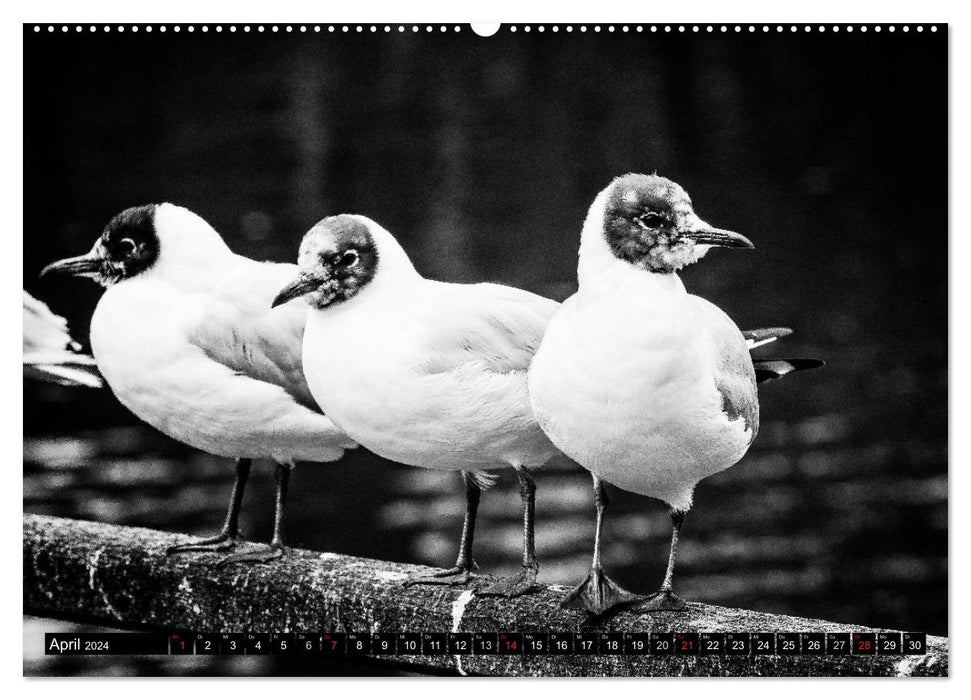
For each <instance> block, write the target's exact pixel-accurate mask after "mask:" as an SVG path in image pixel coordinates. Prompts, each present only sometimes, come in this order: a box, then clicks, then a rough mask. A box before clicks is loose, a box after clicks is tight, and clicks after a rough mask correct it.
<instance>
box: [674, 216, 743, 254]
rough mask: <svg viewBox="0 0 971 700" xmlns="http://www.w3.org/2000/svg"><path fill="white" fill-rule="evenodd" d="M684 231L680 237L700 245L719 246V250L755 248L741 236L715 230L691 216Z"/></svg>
mask: <svg viewBox="0 0 971 700" xmlns="http://www.w3.org/2000/svg"><path fill="white" fill-rule="evenodd" d="M685 229H686V230H684V231H682V232H681V235H682V236H683V237H684V238H687V239H689V240H692V241H694V242H695V243H699V244H701V245H711V246H719V247H721V248H754V247H755V244H754V243H752V241H750V240H749V239H747V238H746V237H745V236H743V235H742V234H740V233H735V232H734V231H727V230H725V229H723V228H715V227H714V226H711V225H709V224H707V223H705V222H704V221H702V220H701V219H700V218H698V217H697V216H695V215H692V216H691V219H690V220H689V221H688V222H687V226H686V227H685Z"/></svg>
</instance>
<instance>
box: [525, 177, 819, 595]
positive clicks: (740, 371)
mask: <svg viewBox="0 0 971 700" xmlns="http://www.w3.org/2000/svg"><path fill="white" fill-rule="evenodd" d="M711 246H722V247H727V248H752V247H753V246H752V243H751V242H749V240H748V239H747V238H745V237H744V236H741V235H739V234H737V233H733V232H731V231H725V230H722V229H717V228H714V227H712V226H710V225H709V224H707V223H706V222H704V221H702V220H701V219H700V218H699V217H698V215H697V214H695V212H694V209H693V208H692V205H691V200H690V199H689V198H688V194H687V193H686V192H685V191H684V190H683V189H682V188H681V187H680V186H678V185H677V184H676V183H674V182H672V181H670V180H668V179H666V178H663V177H658V176H656V175H653V176H651V175H636V174H631V175H625V176H623V177H620V178H617V179H616V180H614V181H613V182H612V183H611V184H610V186H608V187H607V188H606V189H605V190H603V191H602V192H601V193H600V194H599V195H598V196H597V198H596V199H595V200H594V202H593V204H592V205H591V207H590V211H589V213H588V215H587V219H586V222H585V223H584V226H583V232H582V235H581V239H580V261H579V268H578V277H579V283H580V287H579V291H577V293H576V294H574V295H573V296H572V297H570V298H569V299H567V300H566V301H565V302H564V303H563V305H562V306H561V307H560V311H559V312H558V313H557V314H556V316H555V317H554V318H553V321H552V322H551V323H550V326H549V329H548V330H547V333H546V336H545V338H544V339H543V342H542V344H541V346H540V349H539V351H538V352H537V353H536V357H535V358H534V359H533V363H532V367H531V369H530V373H529V390H530V396H531V399H532V405H533V410H534V412H535V415H536V418H537V420H539V423H540V425H542V426H543V430H544V431H545V432H546V434H547V435H548V436H549V437H550V439H551V440H552V441H553V444H555V445H556V446H557V447H559V448H560V449H561V450H563V452H564V453H566V454H567V455H568V456H570V457H572V458H573V459H575V460H576V461H577V462H579V463H580V464H581V465H582V466H583V467H585V468H586V469H588V470H589V471H590V472H592V474H593V479H594V492H595V502H596V507H597V526H596V538H595V540H594V557H593V563H592V565H591V570H590V575H589V576H588V577H587V579H586V581H584V583H583V584H581V585H580V586H579V587H578V588H577V589H576V590H575V591H574V592H573V593H572V594H571V596H570V597H569V598H568V599H567V601H566V604H568V605H571V606H575V607H584V608H586V609H587V610H589V611H590V612H592V613H594V614H602V613H604V612H606V611H608V610H610V609H611V608H613V607H616V606H622V605H632V604H634V603H638V602H640V605H639V608H638V609H640V610H668V609H677V608H680V607H683V605H684V602H683V601H682V600H681V599H680V598H679V597H678V596H676V595H675V594H674V592H673V590H672V577H673V574H674V561H675V554H676V552H677V545H678V536H679V533H680V531H681V523H682V521H683V519H684V515H685V513H686V512H687V511H688V509H689V508H690V507H691V499H692V494H693V492H694V488H695V485H696V484H697V483H698V482H699V481H701V480H702V479H704V478H705V477H707V476H711V475H712V474H715V473H717V472H720V471H722V470H724V469H727V468H729V467H731V466H732V465H733V464H735V463H736V462H738V461H739V460H740V459H741V458H742V456H743V455H744V454H745V453H746V451H747V450H748V448H749V446H750V445H751V444H752V440H753V439H754V438H755V435H756V433H757V432H758V429H759V400H758V392H757V390H756V381H757V378H759V377H762V378H772V377H775V376H781V375H782V374H785V373H787V372H789V371H793V370H796V369H804V368H808V367H816V366H819V365H820V364H821V363H820V362H818V361H815V360H793V361H788V360H766V361H756V362H755V364H754V366H753V361H752V359H751V357H750V356H749V345H750V344H751V345H752V346H754V345H755V344H756V343H759V344H761V343H762V342H768V341H770V340H771V339H773V338H775V337H778V336H780V335H785V334H786V329H766V330H765V331H754V332H752V333H751V342H750V341H749V340H746V337H745V336H744V335H743V333H742V331H740V330H739V329H738V327H737V326H736V325H735V324H734V323H733V322H732V320H731V319H730V318H729V317H728V316H727V315H726V314H725V313H724V312H723V311H721V309H719V308H718V307H717V306H715V305H714V304H711V303H710V302H708V301H705V300H704V299H702V298H700V297H696V296H693V295H691V294H688V293H687V292H686V291H685V288H684V285H683V284H682V283H681V280H680V278H679V277H678V275H677V271H678V270H680V269H681V268H682V267H684V266H685V265H688V264H690V263H693V262H696V261H697V260H698V259H699V258H701V257H702V256H703V255H704V254H705V253H706V252H707V251H708V249H709V248H710V247H711ZM604 481H606V482H608V483H611V484H614V485H616V486H618V487H620V488H622V489H625V490H627V491H633V492H634V493H639V494H642V495H645V496H652V497H654V498H658V499H660V500H662V501H665V502H666V503H667V504H668V505H669V506H670V507H671V522H672V524H673V533H672V537H671V549H670V554H669V558H668V567H667V572H666V574H665V577H664V581H663V583H662V584H661V588H660V590H659V591H658V592H657V593H655V594H654V595H652V596H650V597H649V598H647V599H645V600H642V599H641V598H640V597H639V596H636V595H634V594H632V593H629V592H627V591H625V590H623V589H622V588H620V586H618V585H617V584H615V583H614V582H613V581H611V580H610V579H609V578H608V577H607V576H606V575H604V573H603V569H602V565H601V561H600V536H601V530H602V525H603V512H604V508H605V507H606V494H605V492H604V489H603V482H604Z"/></svg>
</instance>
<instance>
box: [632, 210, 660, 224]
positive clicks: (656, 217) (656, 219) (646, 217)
mask: <svg viewBox="0 0 971 700" xmlns="http://www.w3.org/2000/svg"><path fill="white" fill-rule="evenodd" d="M637 223H639V224H640V225H641V227H642V228H660V227H661V226H663V225H664V217H663V216H661V215H660V214H658V213H657V212H653V211H649V212H647V213H646V214H643V215H641V216H639V217H637Z"/></svg>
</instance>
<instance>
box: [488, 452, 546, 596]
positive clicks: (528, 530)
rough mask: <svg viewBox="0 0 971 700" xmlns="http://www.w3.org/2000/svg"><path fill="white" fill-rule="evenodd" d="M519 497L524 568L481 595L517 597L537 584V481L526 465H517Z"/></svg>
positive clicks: (491, 586)
mask: <svg viewBox="0 0 971 700" xmlns="http://www.w3.org/2000/svg"><path fill="white" fill-rule="evenodd" d="M516 476H517V477H519V497H520V498H521V499H522V501H523V570H522V571H521V572H519V574H517V575H516V576H512V577H510V578H508V579H501V580H499V581H497V582H496V583H494V584H492V585H490V586H488V587H486V588H483V589H482V590H481V591H479V595H483V596H501V597H504V598H515V597H516V596H520V595H523V594H524V593H529V592H530V591H531V590H532V589H533V587H534V586H535V585H536V575H537V574H538V573H539V565H538V564H537V563H536V541H535V540H536V537H535V534H536V523H535V511H536V482H534V481H533V477H532V475H531V474H530V473H529V472H528V471H527V470H526V468H525V467H516Z"/></svg>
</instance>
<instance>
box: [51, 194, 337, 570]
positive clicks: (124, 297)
mask: <svg viewBox="0 0 971 700" xmlns="http://www.w3.org/2000/svg"><path fill="white" fill-rule="evenodd" d="M295 271H296V266H294V265H289V264H279V263H265V262H256V261H254V260H250V259H249V258H245V257H243V256H240V255H236V254H234V253H233V252H232V251H231V250H230V249H229V247H228V246H227V245H226V244H225V243H224V242H223V240H222V238H221V237H220V236H219V234H218V233H216V231H215V230H214V229H213V228H212V227H211V226H210V225H209V224H208V223H206V222H205V221H204V220H203V219H202V218H200V217H199V216H197V215H196V214H194V213H192V212H191V211H189V210H188V209H184V208H182V207H178V206H175V205H173V204H148V205H144V206H138V207H132V208H130V209H126V210H125V211H123V212H121V213H120V214H118V215H117V216H115V217H114V218H113V219H112V220H111V221H110V222H109V223H108V225H107V226H106V227H105V229H104V232H103V233H102V234H101V236H100V237H99V238H98V239H97V241H96V242H95V244H94V247H93V248H92V249H91V251H90V252H89V253H87V254H86V255H81V256H78V257H75V258H68V259H66V260H60V261H58V262H55V263H52V264H51V265H48V266H47V267H46V268H45V269H44V270H43V272H42V273H41V274H47V273H60V274H67V275H73V276H78V277H88V278H91V279H93V280H94V281H96V282H98V283H99V284H101V285H102V286H104V287H105V288H106V290H105V293H104V294H103V295H102V297H101V299H100V300H99V302H98V306H97V308H96V309H95V312H94V316H93V318H92V319H91V349H92V351H93V354H94V358H95V361H96V362H97V364H98V369H99V370H100V371H101V374H102V375H103V376H104V378H105V380H106V381H107V382H108V385H109V386H110V387H111V389H112V391H113V392H114V393H115V395H116V396H117V397H118V400H119V401H121V403H122V404H124V405H125V406H126V407H127V408H128V409H129V410H131V412H132V413H134V414H135V415H136V416H138V417H139V418H141V419H142V420H143V421H145V422H146V423H148V424H149V425H151V426H153V427H154V428H156V429H158V430H160V431H161V432H163V433H165V434H166V435H168V436H169V437H172V438H174V439H176V440H179V441H181V442H184V443H186V444H188V445H191V446H192V447H195V448H196V449H199V450H203V451H205V452H209V453H211V454H214V455H219V456H222V457H231V458H234V459H236V460H237V466H236V484H235V486H234V488H233V493H232V497H231V500H230V503H229V509H228V512H227V515H226V521H225V524H224V526H223V528H222V531H221V532H220V533H219V534H217V535H216V536H214V537H211V538H207V539H204V540H202V541H198V542H194V543H192V544H186V545H179V546H177V547H173V548H172V550H171V551H173V552H175V551H224V550H229V549H232V548H233V547H234V546H235V544H236V540H237V536H238V529H239V528H238V524H239V509H240V505H241V503H242V497H243V491H244V488H245V485H246V480H247V478H248V476H249V471H250V464H251V462H252V460H254V459H269V460H273V461H274V462H276V463H277V465H278V467H277V491H276V514H275V518H274V534H273V541H272V543H271V545H270V547H269V548H268V549H266V548H264V549H260V550H256V551H243V552H239V553H237V554H234V555H231V556H229V557H227V558H226V559H224V560H223V563H229V562H234V561H264V560H267V559H270V558H274V557H276V556H279V555H280V554H281V553H282V552H283V535H282V527H283V514H284V500H285V496H286V490H287V484H288V481H289V475H290V468H291V467H292V466H293V464H294V462H295V461H297V460H301V461H304V460H305V461H310V462H331V461H335V460H338V459H340V458H341V456H342V455H343V454H344V450H345V449H347V448H351V447H355V443H354V442H353V441H352V440H351V439H350V438H348V437H347V436H346V435H345V434H344V433H343V432H341V431H340V430H339V429H338V428H337V427H335V426H334V424H333V423H332V422H331V421H330V420H329V419H328V418H327V417H326V416H324V415H323V413H321V411H320V409H319V408H318V407H317V404H316V403H315V402H314V399H313V397H312V396H311V395H310V390H309V389H308V388H307V382H306V380H305V379H304V375H303V369H302V367H301V348H302V343H303V326H304V322H305V320H306V308H307V307H306V304H304V303H303V302H302V301H294V302H293V303H291V304H287V305H286V306H285V307H283V308H280V309H276V310H272V311H271V310H270V302H271V301H272V299H273V296H274V294H275V293H276V291H277V290H278V289H279V288H280V285H282V284H283V283H284V282H285V281H286V280H288V279H290V278H292V277H293V275H294V273H295Z"/></svg>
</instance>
